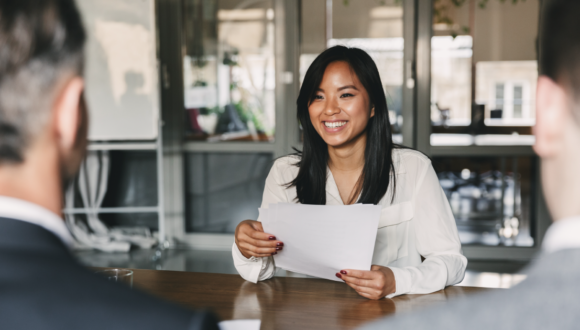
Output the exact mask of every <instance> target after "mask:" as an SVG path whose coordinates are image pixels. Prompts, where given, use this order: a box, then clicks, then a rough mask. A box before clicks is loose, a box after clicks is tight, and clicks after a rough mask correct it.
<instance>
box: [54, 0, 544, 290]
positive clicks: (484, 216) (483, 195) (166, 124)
mask: <svg viewBox="0 0 580 330" xmlns="http://www.w3.org/2000/svg"><path fill="white" fill-rule="evenodd" d="M543 2H544V1H542V0H526V1H523V0H519V1H500V0H487V1H486V0H464V1H452V0H432V1H431V0H429V1H427V0H426V1H423V0H156V1H154V0H114V1H113V0H107V1H98V6H97V1H95V0H79V3H80V6H81V9H82V11H83V13H84V14H85V15H86V17H85V23H86V24H87V25H88V26H89V33H90V43H89V47H88V48H87V53H88V58H89V61H88V65H87V79H88V91H87V94H88V99H89V104H90V112H91V119H92V122H91V133H90V135H91V144H90V150H91V154H90V156H89V160H88V161H87V164H86V166H85V172H84V174H83V173H81V176H80V177H79V179H78V180H77V182H76V184H75V187H74V189H72V190H71V191H70V192H69V198H68V199H67V202H68V203H67V207H66V210H65V212H66V214H67V221H68V222H69V225H71V226H75V228H76V229H77V231H78V235H77V237H81V240H82V241H83V242H84V243H85V244H79V250H78V253H77V254H78V256H79V257H80V258H81V260H83V262H85V263H87V264H89V265H92V266H117V267H136V268H158V269H174V270H189V271H210V272H226V273H227V272H234V273H235V269H234V268H233V265H232V262H231V256H230V252H229V251H230V249H231V245H232V243H233V233H234V230H235V228H236V226H237V224H238V223H239V222H240V221H242V220H245V219H256V217H257V215H258V213H257V212H258V207H259V206H260V203H261V198H262V192H263V188H264V180H265V178H266V176H267V175H268V172H269V170H270V167H271V165H272V162H273V160H275V159H276V158H277V157H280V156H283V155H286V154H288V153H291V152H293V151H292V148H293V147H295V148H300V142H301V140H300V138H301V133H300V126H299V124H298V122H297V120H296V108H295V100H296V97H297V95H298V90H299V88H300V84H301V81H302V79H303V77H304V75H305V73H306V70H307V69H308V66H309V65H310V63H312V61H313V60H314V58H315V57H316V56H317V55H318V54H319V53H320V52H322V51H323V50H324V49H326V48H327V47H330V46H334V45H348V46H354V47H359V48H362V49H364V50H366V51H367V52H368V53H369V54H370V55H371V56H372V57H373V59H374V60H375V61H376V64H377V66H378V68H379V71H380V74H381V78H382V82H383V88H384V90H385V93H386V95H387V100H388V106H389V115H390V118H391V123H392V131H393V134H394V139H395V141H396V142H397V143H401V144H404V145H406V146H409V147H413V148H416V149H418V150H420V151H422V152H424V153H425V154H427V155H429V156H430V157H431V159H432V162H433V166H434V167H435V170H436V172H437V175H438V177H439V180H440V183H441V186H442V187H443V190H444V191H445V194H446V196H447V197H448V199H449V202H450V205H451V208H452V210H453V213H454V215H455V220H456V223H457V226H458V229H459V233H460V239H461V241H462V243H463V245H464V248H463V251H464V254H465V255H466V256H467V257H468V259H469V261H470V265H469V266H468V267H469V270H470V272H468V274H467V277H466V281H467V282H469V283H468V284H480V285H485V286H492V287H493V286H495V287H509V286H511V285H513V284H515V283H517V282H518V281H520V280H521V279H522V276H521V275H519V272H520V271H521V269H522V267H524V266H525V264H526V263H527V262H529V260H531V259H532V258H533V257H534V255H535V254H536V253H537V252H538V251H539V247H540V244H541V242H542V238H543V234H544V233H545V230H546V228H547V226H548V225H549V224H550V218H549V215H548V213H547V210H546V207H545V204H544V201H543V199H542V195H541V194H542V190H541V185H540V181H539V179H538V178H539V162H538V159H537V157H536V156H534V153H533V151H532V145H533V143H534V137H533V135H532V131H531V130H532V127H533V126H534V123H535V104H534V100H535V88H536V86H535V84H536V79H537V77H538V70H539V68H538V65H537V59H538V56H540V54H538V52H537V41H538V38H539V36H538V27H539V25H540V24H541V23H540V22H541V12H542V11H541V8H542V5H543ZM418 202H420V201H418ZM99 223H101V224H103V225H104V226H105V228H104V229H103V228H101V227H100V225H99ZM99 228H101V229H99ZM118 241H123V242H125V243H127V242H128V244H125V245H119V246H115V244H116V242H117V243H118ZM81 243H82V242H81ZM111 246H113V247H111ZM139 247H141V248H139ZM128 249H130V251H129V252H127V250H128ZM103 251H117V252H115V253H111V252H109V253H106V252H103ZM123 251H124V252H123ZM482 276H483V277H482ZM482 283H483V284H482Z"/></svg>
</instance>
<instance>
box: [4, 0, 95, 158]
mask: <svg viewBox="0 0 580 330" xmlns="http://www.w3.org/2000/svg"><path fill="white" fill-rule="evenodd" d="M85 39H86V35H85V30H84V28H83V25H82V21H81V17H80V14H79V11H78V9H77V7H76V5H75V3H74V1H73V0H41V1H39V0H0V164H3V163H20V162H22V161H23V160H24V151H25V149H26V147H28V146H29V144H30V143H31V141H32V140H33V139H34V138H35V137H36V136H37V134H38V133H39V132H40V131H41V130H42V129H43V128H44V127H45V125H46V124H47V122H48V119H49V118H50V110H51V106H52V103H53V102H54V97H55V96H56V95H55V94H56V91H57V88H58V86H59V83H60V82H61V80H62V79H63V78H64V77H66V76H67V75H70V76H74V75H76V76H81V75H82V70H83V56H84V53H83V48H84V44H85Z"/></svg>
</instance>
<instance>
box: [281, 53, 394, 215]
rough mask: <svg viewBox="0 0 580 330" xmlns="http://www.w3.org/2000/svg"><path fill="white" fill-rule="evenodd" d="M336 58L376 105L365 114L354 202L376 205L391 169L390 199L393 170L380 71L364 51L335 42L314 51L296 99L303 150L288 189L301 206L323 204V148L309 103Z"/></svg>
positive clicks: (325, 174) (381, 195)
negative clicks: (357, 193)
mask: <svg viewBox="0 0 580 330" xmlns="http://www.w3.org/2000/svg"><path fill="white" fill-rule="evenodd" d="M338 61H343V62H346V63H348V64H349V65H350V67H351V68H352V70H353V71H354V73H355V74H356V75H357V77H358V79H359V81H360V82H361V83H362V85H363V86H364V88H365V89H366V91H367V93H368V95H369V99H370V105H371V107H372V106H374V108H375V115H374V116H373V117H371V118H370V120H369V122H368V125H367V128H366V131H367V141H366V148H365V154H364V157H365V162H364V167H363V171H362V174H361V177H360V178H359V181H358V184H357V186H358V187H355V191H360V192H361V195H360V198H359V200H358V203H365V204H375V205H376V204H378V203H379V202H380V201H381V199H382V198H383V196H385V194H386V193H387V189H388V187H389V183H390V179H391V177H390V173H393V177H392V180H393V190H392V196H391V198H392V199H393V198H394V194H395V189H394V187H395V175H394V173H395V171H394V165H393V159H392V150H393V148H394V147H395V146H394V145H393V139H392V134H391V123H390V122H389V112H388V110H387V99H386V98H385V92H384V91H383V85H382V83H381V77H380V75H379V70H378V69H377V66H376V64H375V62H374V61H373V59H372V58H371V57H370V56H369V54H367V53H366V52H365V51H363V50H361V49H358V48H348V47H344V46H334V47H332V48H329V49H327V50H325V51H324V52H322V53H321V54H320V55H318V57H317V58H316V59H315V60H314V62H312V64H311V65H310V68H308V71H307V72H306V76H305V77H304V82H303V84H302V87H301V88H300V94H299V95H298V101H297V106H298V120H299V121H300V123H301V124H302V128H303V130H304V131H303V132H304V144H303V149H302V152H298V155H299V156H301V158H300V161H299V162H298V163H296V165H297V166H298V167H300V170H299V171H298V175H297V176H296V178H295V179H294V180H293V181H292V182H290V183H288V187H296V192H297V194H298V196H297V199H298V202H300V203H301V204H317V205H325V204H326V179H327V173H326V168H327V163H328V146H327V144H326V142H324V140H323V139H322V138H321V137H320V135H319V134H318V132H317V131H316V129H315V128H314V126H313V125H312V122H311V121H310V114H309V113H308V107H309V105H310V104H311V103H312V101H313V100H314V97H315V95H316V92H317V90H318V88H319V86H320V83H321V82H322V77H323V76H324V72H325V70H326V67H327V66H328V65H329V64H330V63H333V62H338ZM369 111H370V109H369ZM361 182H362V187H361V186H360V184H361ZM355 198H356V196H355Z"/></svg>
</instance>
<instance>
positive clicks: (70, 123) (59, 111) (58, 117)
mask: <svg viewBox="0 0 580 330" xmlns="http://www.w3.org/2000/svg"><path fill="white" fill-rule="evenodd" d="M83 88H84V82H83V79H82V78H80V77H74V78H72V79H70V80H68V81H67V82H66V83H65V84H64V86H63V87H62V89H61V90H60V94H59V95H58V97H57V98H56V102H55V104H54V116H55V117H54V119H55V133H56V135H57V138H58V140H59V145H60V148H61V149H64V150H71V149H72V148H73V147H74V145H75V140H76V137H77V136H76V135H77V134H78V127H79V120H81V118H80V116H79V104H80V98H81V94H82V92H83Z"/></svg>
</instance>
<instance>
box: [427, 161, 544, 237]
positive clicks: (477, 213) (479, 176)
mask: <svg viewBox="0 0 580 330" xmlns="http://www.w3.org/2000/svg"><path fill="white" fill-rule="evenodd" d="M433 164H434V167H435V170H436V172H437V176H438V177H439V183H440V184H441V187H442V188H443V191H444V192H445V195H446V196H447V198H448V200H449V204H450V206H451V210H452V211H453V215H454V216H455V220H456V222H457V227H458V230H459V237H460V239H461V242H462V243H463V244H481V245H492V246H493V245H508V246H532V245H533V244H534V239H533V238H532V236H531V225H530V224H531V219H530V207H531V202H530V201H531V197H532V196H533V193H532V187H531V176H532V172H533V171H532V167H533V166H534V165H533V164H534V160H533V158H531V157H527V158H517V157H510V158H497V157H493V158H491V157H487V158H485V157H479V158H451V157H448V158H443V157H439V158H434V159H433Z"/></svg>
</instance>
